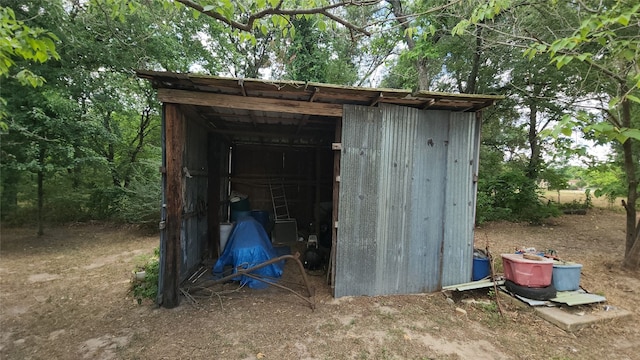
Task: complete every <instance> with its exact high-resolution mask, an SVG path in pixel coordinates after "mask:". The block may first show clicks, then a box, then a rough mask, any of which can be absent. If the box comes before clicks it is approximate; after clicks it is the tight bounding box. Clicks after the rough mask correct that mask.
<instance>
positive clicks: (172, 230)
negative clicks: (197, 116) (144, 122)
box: [161, 104, 185, 308]
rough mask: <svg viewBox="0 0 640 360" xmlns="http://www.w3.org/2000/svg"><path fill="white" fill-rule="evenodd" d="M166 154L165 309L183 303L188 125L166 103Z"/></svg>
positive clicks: (175, 105)
mask: <svg viewBox="0 0 640 360" xmlns="http://www.w3.org/2000/svg"><path fill="white" fill-rule="evenodd" d="M164 121H165V153H166V157H165V158H166V164H165V167H166V169H167V173H166V176H167V178H166V179H167V181H166V188H165V198H166V211H167V219H166V222H167V226H166V237H165V241H166V244H165V256H164V264H161V265H162V266H163V270H164V271H163V274H164V276H163V288H162V304H161V305H162V306H164V307H167V308H173V307H176V306H178V305H179V304H180V295H179V294H180V293H179V291H178V287H179V286H180V259H181V252H182V249H181V246H180V227H181V226H182V207H183V194H182V188H183V186H182V163H183V156H184V136H185V122H184V118H183V115H182V113H181V112H180V109H179V107H178V105H177V104H164Z"/></svg>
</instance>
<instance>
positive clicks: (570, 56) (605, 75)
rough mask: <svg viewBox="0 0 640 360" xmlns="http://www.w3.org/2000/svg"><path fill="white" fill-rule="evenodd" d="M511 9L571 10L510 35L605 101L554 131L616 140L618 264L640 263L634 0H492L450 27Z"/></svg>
mask: <svg viewBox="0 0 640 360" xmlns="http://www.w3.org/2000/svg"><path fill="white" fill-rule="evenodd" d="M578 9H579V10H580V11H578ZM512 11H519V12H521V13H526V12H539V13H540V14H541V16H543V17H544V16H546V17H557V15H558V14H572V15H573V16H572V17H563V18H562V24H563V25H562V27H561V28H559V29H557V31H554V32H551V33H550V34H547V35H548V36H547V37H544V36H538V33H539V32H538V31H535V29H531V28H529V29H528V31H530V32H529V33H525V32H517V33H515V36H516V37H517V38H518V39H520V40H525V41H527V42H528V46H527V49H526V50H525V51H524V55H525V56H528V57H530V58H533V57H536V56H538V55H548V56H549V58H550V59H551V62H552V63H553V64H554V65H555V66H556V67H557V68H558V69H566V70H565V73H566V75H567V78H569V77H572V76H579V77H580V78H581V80H582V84H588V86H586V88H585V89H584V92H585V93H587V94H591V95H594V96H595V97H596V98H600V99H602V100H606V101H605V102H606V103H608V106H604V107H602V109H601V110H602V111H603V113H604V118H603V121H596V122H594V121H593V117H590V116H576V115H574V116H567V117H566V118H565V119H564V121H563V122H561V124H560V126H559V127H558V130H557V132H556V134H557V133H559V132H560V131H563V132H565V133H569V132H571V129H572V128H574V127H579V128H581V129H582V130H583V131H587V132H589V131H593V132H595V134H596V136H600V137H602V138H605V139H607V140H608V141H610V142H614V141H615V142H619V143H620V144H621V146H622V156H623V159H624V160H623V161H624V169H625V181H626V184H627V186H626V188H627V190H626V197H627V200H626V201H624V202H623V207H624V208H625V211H626V215H627V220H626V240H625V259H624V262H623V264H624V265H625V266H626V267H629V268H633V269H637V268H640V241H638V239H639V235H640V222H638V220H637V217H636V213H637V208H636V206H637V205H636V204H637V200H638V185H639V180H638V179H639V175H638V168H637V167H638V166H637V163H638V154H637V152H634V149H636V145H635V143H636V142H637V141H639V140H640V129H638V128H637V126H638V124H637V122H636V121H635V120H634V119H633V116H632V114H635V113H637V111H636V110H635V109H636V108H637V107H638V106H639V105H638V104H640V70H639V68H638V66H637V59H638V58H639V57H640V54H639V51H640V50H639V49H640V4H638V3H637V2H636V1H630V0H618V1H606V2H601V1H581V2H580V4H579V7H578V5H577V4H575V5H574V4H569V3H564V2H555V1H548V2H546V3H545V6H533V5H530V4H517V5H516V4H515V3H512V2H511V1H508V0H501V1H492V2H488V3H483V4H482V5H480V6H478V7H477V8H476V9H475V10H474V13H473V14H472V16H471V17H470V19H469V20H463V21H462V22H460V23H459V25H458V26H457V27H456V28H455V29H454V30H453V31H454V33H463V32H464V30H465V29H466V28H467V27H468V25H470V24H472V23H473V24H477V23H480V22H483V21H485V20H486V19H492V18H495V17H496V16H497V15H498V14H502V13H504V12H512ZM575 62H580V63H584V64H586V65H587V66H585V68H586V70H584V71H580V70H577V71H576V69H572V68H571V67H568V66H567V65H568V64H570V63H575ZM580 68H581V67H578V69H580ZM578 115H579V114H578Z"/></svg>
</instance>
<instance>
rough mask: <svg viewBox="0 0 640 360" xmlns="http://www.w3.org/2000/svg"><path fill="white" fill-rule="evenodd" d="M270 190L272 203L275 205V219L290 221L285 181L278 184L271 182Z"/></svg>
mask: <svg viewBox="0 0 640 360" xmlns="http://www.w3.org/2000/svg"><path fill="white" fill-rule="evenodd" d="M269 190H270V191H271V203H272V204H273V219H274V220H275V221H278V220H287V219H290V218H291V217H290V216H289V204H288V203H287V196H286V193H285V191H284V183H283V181H282V180H280V182H279V183H278V184H275V183H274V182H273V181H270V182H269Z"/></svg>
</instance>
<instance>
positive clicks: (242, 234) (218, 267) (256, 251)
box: [213, 217, 284, 289]
mask: <svg viewBox="0 0 640 360" xmlns="http://www.w3.org/2000/svg"><path fill="white" fill-rule="evenodd" d="M276 257H278V255H277V254H276V251H275V250H274V249H273V245H271V240H270V239H269V235H267V233H266V231H265V230H264V228H263V227H262V225H261V224H260V223H259V222H257V221H256V220H255V219H253V218H252V217H243V218H241V219H240V220H238V222H237V223H236V224H235V226H234V227H233V230H232V231H231V234H230V235H229V240H227V244H226V246H225V248H224V251H223V252H222V255H220V258H219V259H218V261H216V264H215V265H214V266H213V274H214V276H215V277H218V278H220V277H222V273H223V271H224V267H225V266H227V265H231V266H233V269H234V270H233V271H234V273H235V272H237V271H236V270H235V269H236V268H237V267H238V266H241V267H242V268H244V269H248V268H250V267H254V266H257V265H260V264H262V263H263V262H265V261H267V260H270V259H273V258H276ZM283 263H284V261H281V262H278V263H275V264H271V265H268V266H265V267H263V268H261V269H258V270H256V271H254V272H252V274H255V275H258V276H263V277H270V278H279V277H280V276H282V267H283V265H284V264H283ZM234 280H236V281H237V280H240V283H241V284H242V285H248V286H249V287H250V288H252V289H262V288H265V287H267V286H268V285H267V284H265V283H263V282H261V281H259V280H256V279H252V278H250V277H248V276H244V275H242V276H239V277H238V278H235V279H234ZM268 280H269V281H274V280H273V279H268Z"/></svg>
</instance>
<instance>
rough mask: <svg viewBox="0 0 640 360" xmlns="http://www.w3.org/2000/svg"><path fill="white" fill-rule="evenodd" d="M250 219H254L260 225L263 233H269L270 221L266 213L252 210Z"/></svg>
mask: <svg viewBox="0 0 640 360" xmlns="http://www.w3.org/2000/svg"><path fill="white" fill-rule="evenodd" d="M251 217H253V218H254V219H256V221H257V222H259V223H260V224H261V225H262V227H263V228H264V231H266V232H267V234H268V233H269V231H270V230H271V219H270V217H269V212H268V211H264V210H252V211H251Z"/></svg>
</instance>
